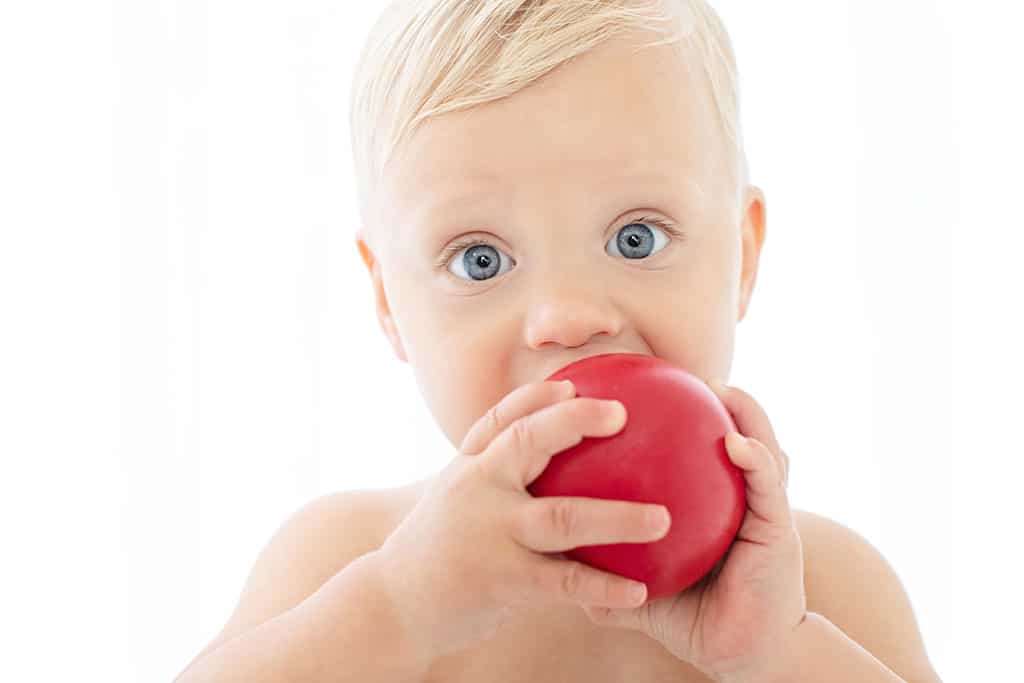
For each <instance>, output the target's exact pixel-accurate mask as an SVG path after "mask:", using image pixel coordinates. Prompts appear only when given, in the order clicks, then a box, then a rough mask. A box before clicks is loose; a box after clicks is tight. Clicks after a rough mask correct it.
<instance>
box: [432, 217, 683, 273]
mask: <svg viewBox="0 0 1024 683" xmlns="http://www.w3.org/2000/svg"><path fill="white" fill-rule="evenodd" d="M634 223H650V224H651V225H656V226H657V227H659V228H661V229H662V230H664V231H665V232H666V233H668V234H669V235H671V236H672V237H674V238H676V239H678V240H685V239H686V233H684V232H683V231H682V230H680V229H679V228H677V227H676V226H675V224H673V223H671V222H669V221H666V220H664V219H662V218H657V217H655V216H643V217H641V218H635V219H633V220H631V221H629V222H628V223H624V224H623V225H622V227H620V228H619V230H621V229H622V228H624V227H626V226H627V225H633V224H634ZM481 244H489V242H487V240H484V239H481V238H479V237H469V238H467V239H464V240H459V241H456V242H455V243H454V244H450V245H449V246H447V247H445V249H444V251H443V252H441V255H440V256H439V257H438V259H437V267H438V268H447V267H448V264H449V263H451V260H452V258H453V257H454V256H455V255H456V254H458V253H459V252H460V251H462V250H463V249H467V248H470V247H475V246H479V245H481Z"/></svg>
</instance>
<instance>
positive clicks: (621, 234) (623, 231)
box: [605, 221, 670, 259]
mask: <svg viewBox="0 0 1024 683" xmlns="http://www.w3.org/2000/svg"><path fill="white" fill-rule="evenodd" d="M649 226H653V224H652V223H645V222H640V221H634V222H633V223H630V224H629V225H626V226H624V227H622V228H620V229H619V231H618V232H617V233H615V236H614V237H612V238H611V239H610V240H608V248H606V249H605V251H607V252H608V253H609V254H611V255H612V256H625V257H626V258H628V259H642V258H647V257H648V256H650V255H651V254H656V253H657V252H659V251H661V250H662V249H664V248H665V245H667V244H668V242H669V239H670V238H669V237H668V236H666V235H665V233H664V232H663V231H662V230H661V228H657V232H653V231H652V230H651V227H649ZM658 234H660V235H661V242H660V244H659V242H658V240H657V239H656V235H658ZM612 249H614V251H612Z"/></svg>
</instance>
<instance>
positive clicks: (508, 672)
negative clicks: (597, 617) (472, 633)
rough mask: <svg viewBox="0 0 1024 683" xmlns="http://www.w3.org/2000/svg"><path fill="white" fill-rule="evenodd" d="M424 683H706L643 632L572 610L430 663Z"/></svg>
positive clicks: (537, 615)
mask: <svg viewBox="0 0 1024 683" xmlns="http://www.w3.org/2000/svg"><path fill="white" fill-rule="evenodd" d="M425 681H426V683H442V682H443V683H470V682H472V683H480V682H481V681H502V683H506V682H507V683H519V682H522V683H621V682H622V681H630V682H631V683H711V679H710V678H708V677H706V676H705V675H704V674H703V673H701V672H700V671H699V670H697V669H695V668H694V667H692V666H690V665H688V664H686V663H684V662H681V661H680V660H679V659H677V658H676V657H675V656H673V655H672V654H670V653H669V652H668V651H667V650H665V648H664V647H662V646H661V645H660V644H659V643H657V642H655V641H654V640H653V639H651V638H649V637H647V636H646V635H644V634H642V633H637V632H634V631H627V630H624V629H611V628H602V627H599V626H596V625H594V624H593V623H591V622H590V620H589V619H587V617H586V615H585V614H584V613H583V612H582V611H581V610H579V609H578V608H575V607H569V608H565V609H562V608H558V609H557V610H556V611H553V610H551V609H547V610H546V611H541V610H539V609H538V610H537V611H535V612H533V613H531V614H525V615H520V616H517V617H514V618H513V619H510V620H509V621H508V622H506V623H505V624H503V625H502V626H501V628H500V629H499V630H498V632H497V633H496V634H495V635H494V637H492V638H491V639H489V640H487V641H484V642H482V643H478V644H477V645H475V646H473V647H471V648H467V649H466V650H462V651H460V652H456V653H452V654H450V655H448V656H447V657H443V658H441V659H439V660H438V661H436V662H435V663H434V666H433V667H432V668H431V669H430V671H429V673H428V675H427V677H426V679H425Z"/></svg>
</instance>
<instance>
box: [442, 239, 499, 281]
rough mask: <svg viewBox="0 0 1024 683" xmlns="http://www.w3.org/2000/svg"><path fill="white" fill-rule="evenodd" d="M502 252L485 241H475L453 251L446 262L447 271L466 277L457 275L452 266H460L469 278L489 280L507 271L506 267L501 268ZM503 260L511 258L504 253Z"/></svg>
mask: <svg viewBox="0 0 1024 683" xmlns="http://www.w3.org/2000/svg"><path fill="white" fill-rule="evenodd" d="M502 253H504V252H501V251H499V250H497V249H495V248H494V247H492V246H491V245H489V244H487V243H484V242H476V243H473V244H470V245H469V246H467V247H465V248H463V249H461V250H459V251H458V252H456V253H455V256H454V257H453V258H452V260H451V262H450V263H449V264H448V271H449V272H451V273H452V274H453V275H455V276H457V277H459V278H460V279H463V280H465V279H467V278H465V277H462V276H461V275H459V273H458V272H457V271H456V270H453V268H460V269H461V270H462V272H463V273H464V274H465V275H467V276H468V277H469V279H470V280H475V281H478V282H479V281H481V280H489V279H491V278H493V277H494V276H496V275H500V274H501V273H503V272H506V271H507V269H505V270H502V269H501V261H502V259H501V254H502ZM505 260H506V262H509V261H511V260H512V259H511V257H509V256H508V255H507V254H506V255H505Z"/></svg>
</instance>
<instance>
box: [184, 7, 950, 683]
mask: <svg viewBox="0 0 1024 683" xmlns="http://www.w3.org/2000/svg"><path fill="white" fill-rule="evenodd" d="M352 132H353V136H352V141H353V146H354V156H355V161H356V171H357V178H358V182H359V192H360V195H359V196H360V201H361V204H360V210H361V215H360V218H361V223H360V226H359V229H358V233H357V236H356V244H357V246H358V249H359V253H360V254H361V257H362V259H363V261H364V262H365V264H366V267H367V269H368V272H369V275H370V277H371V281H372V290H373V293H374V296H375V301H376V312H377V318H378V322H379V324H380V327H381V329H382V330H383V333H384V335H385V337H386V338H387V340H388V342H389V343H390V344H391V347H392V349H393V350H394V353H395V355H396V356H397V357H398V358H399V359H400V360H401V361H404V362H407V363H409V364H410V367H411V369H412V370H413V372H414V373H415V377H416V380H417V383H418V385H419V387H420V389H421V390H422V392H423V395H424V398H425V400H426V402H427V405H428V406H429V409H430V411H431V413H432V415H433V416H434V418H435V419H436V420H437V422H438V424H439V425H440V426H441V428H442V429H443V431H444V433H445V435H446V436H447V438H448V439H449V440H450V441H451V444H452V446H453V448H456V449H457V451H456V452H455V453H454V454H453V456H452V458H451V459H450V461H449V462H448V464H447V465H446V466H445V467H444V468H443V469H442V470H441V471H440V472H439V473H437V474H436V475H434V476H431V477H429V478H427V479H425V480H422V481H418V482H414V483H411V484H408V485H405V486H401V487H397V488H395V489H386V490H359V491H345V492H339V493H336V494H333V495H329V496H325V497H322V498H318V499H317V500H314V501H312V502H310V503H309V504H307V505H306V506H304V507H303V508H302V509H300V510H299V511H298V512H296V513H295V514H294V515H293V516H292V517H291V518H290V519H288V520H287V521H286V522H285V524H284V525H283V526H282V527H281V528H280V529H279V530H278V532H277V533H276V534H275V535H274V536H273V538H272V539H271V540H270V541H269V543H268V544H267V546H266V548H265V549H264V550H263V552H262V553H261V555H260V556H259V558H258V559H257V561H256V564H255V566H254V568H253V570H252V573H251V575H250V576H249V579H248V581H247V583H246V585H245V588H244V590H243V591H242V595H241V598H240V600H239V603H238V606H237V607H236V609H235V611H234V613H233V614H232V615H231V617H230V619H229V620H228V623H227V624H226V625H225V626H224V629H223V631H222V632H221V633H220V634H219V635H218V636H217V637H216V638H215V639H214V640H213V641H212V642H211V643H210V644H209V645H208V646H207V647H206V649H205V650H203V651H202V652H201V653H200V654H199V655H198V656H197V657H196V658H195V659H194V660H193V662H192V663H191V664H190V666H189V667H188V668H187V669H186V670H185V671H184V672H183V673H182V674H181V675H180V676H179V677H178V679H177V680H179V681H221V680H244V681H250V682H253V681H325V682H326V681H333V682H336V681H359V682H364V681H396V682H397V681H445V682H446V683H456V682H461V681H466V682H470V681H472V682H473V683H481V682H483V681H502V682H515V681H524V682H525V681H530V682H531V683H532V682H538V681H539V682H546V681H566V682H568V681H580V682H583V681H586V682H587V683H601V682H604V681H607V682H609V683H611V682H613V681H616V682H617V681H636V682H652V683H653V682H655V681H658V682H661V681H665V682H667V681H673V682H675V683H682V682H686V681H693V682H696V681H729V682H735V683H741V682H742V683H748V682H749V683H755V682H757V683H760V682H765V683H769V682H775V681H788V682H796V681H807V682H811V681H813V682H814V683H821V682H823V681H850V682H853V681H857V682H858V683H870V682H873V681H877V682H879V683H881V682H882V681H886V682H890V683H892V682H896V681H907V682H913V683H934V682H935V681H939V677H938V676H937V675H936V673H935V672H934V670H933V668H932V666H931V665H930V663H929V661H928V658H927V656H926V653H925V649H924V646H923V643H922V639H921V635H920V633H919V630H918V627H917V624H916V620H915V617H914V614H913V611H912V608H911V605H910V603H909V600H908V598H907V595H906V593H905V592H904V590H903V588H902V586H901V584H900V581H899V579H898V578H897V576H896V575H895V574H894V572H893V570H892V569H891V567H890V566H889V565H888V563H887V562H886V561H885V560H884V558H882V557H881V556H880V555H879V553H878V552H877V550H875V548H874V547H873V546H871V545H870V544H869V543H868V542H866V541H865V540H864V539H863V538H862V537H860V536H859V535H857V534H855V533H853V532H852V531H850V530H849V529H847V528H845V527H844V526H842V525H840V524H838V523H836V522H833V521H831V520H829V519H826V518H824V517H822V516H819V515H814V514H811V513H809V512H803V511H799V510H793V509H791V508H790V506H789V502H788V499H787V494H786V480H787V474H788V467H789V459H788V457H787V456H786V454H785V453H784V452H783V451H782V449H781V448H780V446H779V444H778V442H777V441H776V438H775V435H774V432H773V428H772V425H771V423H770V421H769V418H768V416H767V415H766V414H765V412H764V411H763V409H762V408H761V406H760V405H759V404H758V403H757V402H756V401H755V400H754V399H753V398H752V396H751V395H750V394H748V393H746V392H745V391H743V390H741V389H739V388H735V387H727V386H724V385H721V384H720V383H719V382H716V381H715V380H723V379H725V378H727V377H728V375H729V369H730V366H731V363H732V353H733V344H734V339H735V331H736V325H737V323H739V322H740V321H741V320H742V319H743V317H744V316H745V315H746V312H747V310H748V307H749V306H750V299H751V296H752V294H753V290H754V284H755V282H756V279H757V271H758V266H759V262H760V256H761V249H762V246H763V244H764V238H765V199H764V194H763V193H762V191H761V190H760V189H758V188H757V187H755V186H753V185H751V184H749V182H748V176H747V164H746V157H745V152H744V150H743V142H742V135H741V132H740V125H739V106H738V94H737V78H736V65H735V57H734V54H733V51H732V47H731V45H730V40H729V37H728V34H727V33H726V31H725V29H724V27H723V26H722V23H721V21H720V18H719V17H718V15H717V14H716V13H715V12H714V10H712V9H711V8H710V7H709V6H708V5H707V4H706V3H705V2H703V1H702V0H661V1H658V0H647V1H642V0H550V1H544V0H536V1H531V0H413V1H399V2H394V3H392V4H391V5H390V6H389V8H388V9H387V11H386V13H385V14H384V16H383V17H382V18H381V20H380V21H379V23H378V24H377V25H376V26H375V28H374V30H373V32H372V34H371V35H370V37H369V39H368V42H367V46H366V48H365V50H364V53H363V59H362V60H361V63H360V65H359V67H358V71H357V74H356V79H355V83H354V92H353V108H352ZM604 353H638V354H650V355H653V356H657V357H659V358H663V359H665V360H668V361H671V362H672V363H674V364H676V365H678V366H680V367H682V368H685V369H686V370H688V371H689V372H691V373H692V374H694V375H696V376H697V377H699V378H701V379H702V380H704V381H705V382H707V383H708V384H709V386H710V387H712V388H713V389H714V391H715V393H716V395H717V396H718V397H719V399H720V400H721V401H722V403H723V405H724V406H725V407H726V409H727V410H728V411H729V412H730V413H731V415H732V417H733V418H734V421H735V423H736V425H737V429H738V432H739V433H731V434H730V435H729V437H728V438H727V439H726V448H727V452H728V455H729V458H730V459H731V461H732V462H733V463H734V464H736V466H737V467H739V468H741V470H742V471H743V474H744V477H745V480H746V484H747V510H746V516H745V518H744V521H743V523H742V525H741V527H740V530H739V532H738V534H737V537H736V539H735V541H734V543H733V544H732V546H731V547H730V549H729V551H728V552H727V553H726V554H725V556H724V557H723V558H722V559H721V560H720V561H719V563H718V565H716V566H715V567H714V568H713V569H712V570H711V571H710V572H709V573H708V574H707V575H706V576H704V577H703V578H702V579H701V580H700V581H699V582H698V583H696V584H695V585H693V586H691V587H690V588H688V589H686V590H685V591H682V592H681V593H679V594H677V595H674V596H670V597H666V598H659V599H655V600H648V599H647V596H646V592H645V587H644V585H643V584H642V583H639V584H637V583H635V582H633V581H631V580H629V579H627V578H626V577H623V576H618V575H615V574H612V573H608V572H604V571H601V570H599V569H596V568H594V567H590V566H588V565H585V564H582V563H579V562H575V561H572V560H570V559H568V558H567V557H566V556H565V555H564V554H563V553H564V551H566V550H569V549H571V548H574V547H578V546H582V545H594V544H605V543H644V542H650V541H653V540H657V539H659V538H661V537H662V536H664V535H665V533H666V532H667V530H668V528H669V525H670V524H671V520H670V519H668V518H667V514H665V513H666V512H667V511H666V510H665V509H664V508H663V507H662V506H659V505H651V504H642V503H636V502H626V501H611V500H600V499H588V498H580V497H563V498H558V497H544V498H534V497H532V496H531V495H530V494H529V493H528V492H527V490H526V487H527V486H528V485H529V484H530V482H532V481H533V480H534V479H535V478H536V477H537V476H539V474H540V473H541V472H542V471H543V470H544V468H545V467H546V465H547V463H548V462H549V461H550V459H551V458H552V457H557V454H558V453H559V452H560V451H562V450H564V449H566V448H568V447H570V446H573V445H574V444H576V443H578V442H579V441H580V440H581V439H583V438H586V437H600V436H609V435H612V434H615V433H616V432H618V431H619V430H620V429H622V427H623V426H624V425H625V423H626V421H627V420H628V419H629V416H628V415H626V414H625V410H624V408H623V406H622V405H621V404H618V403H616V402H613V401H603V400H597V399H590V398H583V397H577V396H576V395H575V392H574V388H573V387H572V385H571V384H569V385H564V384H561V383H556V382H546V381H544V378H545V377H547V376H549V375H550V374H551V373H553V372H554V371H555V370H557V369H559V368H561V367H562V366H564V365H566V364H568V363H570V362H572V361H575V360H578V359H580V358H585V357H589V356H593V355H597V354H604ZM741 435H742V436H741ZM743 437H747V438H746V439H744V438H743ZM380 457H387V454H386V453H381V454H380ZM652 513H653V514H652Z"/></svg>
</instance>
